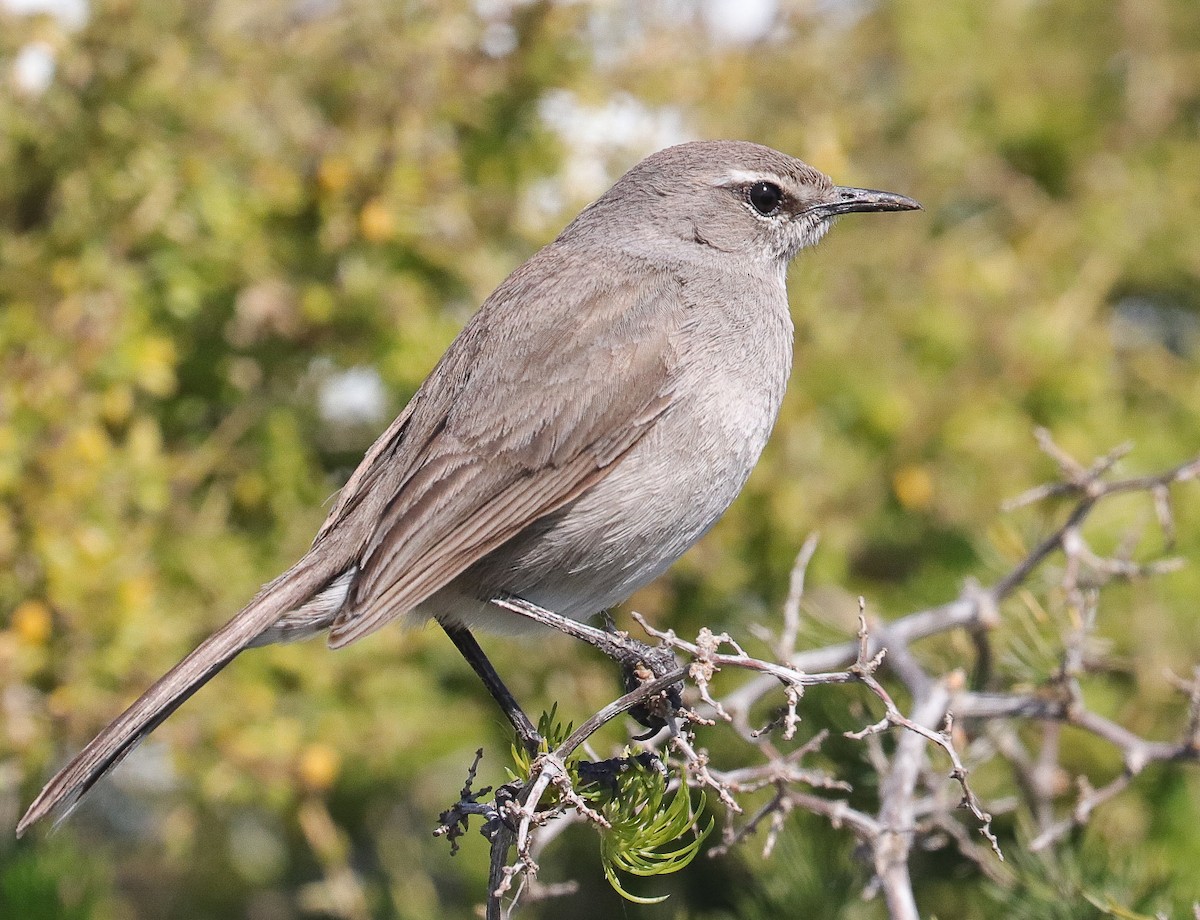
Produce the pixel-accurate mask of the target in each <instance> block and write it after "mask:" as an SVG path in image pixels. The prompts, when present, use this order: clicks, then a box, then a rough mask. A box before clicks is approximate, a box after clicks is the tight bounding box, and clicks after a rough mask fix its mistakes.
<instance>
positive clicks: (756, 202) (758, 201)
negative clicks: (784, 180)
mask: <svg viewBox="0 0 1200 920" xmlns="http://www.w3.org/2000/svg"><path fill="white" fill-rule="evenodd" d="M746 197H747V198H749V199H750V204H752V205H753V206H754V210H756V211H757V212H758V213H759V214H761V215H762V216H763V217H770V216H771V215H772V214H774V213H776V212H777V211H778V210H779V206H780V205H781V204H783V192H782V191H780V188H779V186H778V185H776V184H775V183H773V182H755V183H754V184H753V185H752V186H750V190H749V191H748V192H747V193H746Z"/></svg>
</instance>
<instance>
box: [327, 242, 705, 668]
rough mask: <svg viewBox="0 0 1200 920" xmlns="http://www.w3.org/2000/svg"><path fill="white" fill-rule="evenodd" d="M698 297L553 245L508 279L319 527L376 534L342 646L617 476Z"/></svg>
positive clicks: (335, 641) (366, 550)
mask: <svg viewBox="0 0 1200 920" xmlns="http://www.w3.org/2000/svg"><path fill="white" fill-rule="evenodd" d="M548 263H549V264H548ZM589 276H590V277H589ZM683 302H684V301H683V297H682V295H681V284H680V282H679V281H678V280H677V279H676V278H674V277H672V276H670V275H669V274H667V273H663V272H658V271H652V270H650V269H648V268H645V269H641V270H636V271H632V272H629V273H627V274H625V275H623V276H617V277H613V276H609V277H602V278H596V277H595V272H594V264H593V263H592V261H591V260H590V259H584V258H581V257H580V254H579V253H575V254H574V257H572V255H571V253H569V252H567V253H564V252H563V251H562V248H561V247H554V246H552V247H549V248H547V249H545V250H543V251H542V252H540V253H539V254H538V255H537V256H535V257H534V258H533V259H532V260H530V262H529V263H526V265H525V266H523V267H522V268H521V269H519V270H518V271H517V272H515V273H514V274H513V275H512V276H511V277H510V278H509V279H508V280H507V281H506V282H505V283H504V284H503V285H501V287H500V288H499V289H497V291H496V293H495V294H493V295H492V297H490V298H489V299H488V301H487V302H486V303H485V304H484V306H483V307H482V308H481V309H480V311H479V313H477V314H476V316H475V318H474V319H473V320H472V321H471V323H470V324H469V325H468V326H467V327H466V328H465V329H464V330H463V332H462V333H461V334H460V335H459V337H458V338H457V339H456V340H455V341H454V343H453V344H452V345H451V347H450V349H449V351H447V353H446V355H445V357H443V359H442V361H441V362H440V363H439V364H438V366H437V367H436V368H435V369H434V371H433V373H432V374H431V375H430V377H429V379H428V380H427V381H426V382H425V384H423V385H422V387H421V389H420V390H419V391H418V393H417V395H416V396H415V397H414V398H413V400H412V402H411V403H410V404H409V407H408V408H407V409H406V410H405V412H404V413H403V414H402V415H401V417H400V418H398V419H397V420H396V422H395V423H393V425H392V427H391V428H389V430H388V431H387V432H385V433H384V435H383V436H382V437H381V438H380V439H379V440H378V441H377V442H376V444H375V445H374V446H373V447H372V448H371V451H370V452H369V453H368V455H367V457H366V458H364V461H363V463H362V465H360V467H359V469H358V470H356V472H355V474H354V476H352V477H351V479H350V481H349V482H348V483H347V487H346V489H345V490H343V492H342V495H341V497H340V498H339V500H338V503H337V505H336V506H335V508H334V511H333V513H332V514H331V516H330V520H329V521H328V522H327V523H326V525H325V527H323V528H322V531H321V533H320V534H319V535H318V537H317V540H318V542H321V541H322V540H325V539H343V538H344V533H343V531H344V532H346V533H355V534H358V535H360V537H359V539H361V551H360V553H359V554H358V558H359V562H358V573H357V575H356V577H355V581H354V586H353V588H352V589H351V593H350V596H349V597H348V599H347V603H346V605H345V606H344V607H343V608H342V610H341V611H340V613H339V614H338V616H337V618H336V619H335V621H334V623H333V626H332V628H331V630H330V636H329V643H330V645H331V646H333V647H335V648H336V647H340V646H342V645H345V644H347V643H349V642H352V641H354V640H355V639H358V638H361V637H362V636H364V635H366V634H367V633H370V632H372V631H374V630H375V629H378V628H379V627H380V626H382V625H384V624H385V623H387V622H388V621H389V620H391V619H393V618H395V617H396V616H398V615H400V614H402V613H404V612H406V611H408V610H411V609H412V608H413V607H415V606H417V605H418V604H420V603H421V602H422V601H423V600H425V599H426V598H428V597H429V596H430V595H431V594H433V593H434V592H436V591H437V590H439V589H440V588H442V587H444V586H445V585H446V584H448V583H449V582H450V581H452V580H453V579H454V578H455V576H457V575H459V574H460V573H461V572H463V571H464V570H466V569H467V568H469V567H470V566H471V565H472V564H473V563H475V562H476V561H478V560H479V559H481V558H482V557H483V556H485V555H487V554H488V553H489V552H491V551H492V550H494V549H496V548H497V547H499V546H500V545H501V544H503V543H504V542H505V541H507V540H509V539H511V538H512V537H513V536H515V535H516V534H517V533H519V532H520V531H522V530H523V529H524V528H526V527H528V526H529V525H530V524H532V523H533V522H534V521H536V520H538V519H539V518H541V517H544V516H545V515H547V514H550V513H551V512H553V511H555V510H557V509H558V508H561V507H562V506H563V505H565V504H567V503H568V502H570V501H572V500H573V499H575V498H577V497H578V496H580V495H581V494H583V492H585V491H586V490H587V489H589V488H590V487H591V486H593V485H594V484H595V483H596V482H598V481H600V480H601V479H603V478H604V477H605V476H606V475H608V473H609V472H610V471H611V470H612V469H613V468H614V466H615V465H616V464H617V463H618V462H619V461H620V459H621V457H623V456H624V455H625V453H626V452H627V451H628V450H629V449H630V448H632V447H633V446H634V445H635V444H636V443H637V442H638V441H639V440H640V439H641V438H642V437H643V436H644V435H645V433H646V432H647V431H648V430H649V429H650V428H651V427H652V426H653V424H654V422H655V420H656V419H658V418H659V416H660V415H662V413H663V412H665V411H667V410H668V409H669V407H670V405H671V403H672V402H673V400H674V398H675V393H674V383H675V378H676V371H677V352H676V344H677V343H676V335H675V333H676V330H677V329H678V328H679V327H680V325H681V324H682V323H683V322H684V320H685V316H684V313H685V311H684V308H683Z"/></svg>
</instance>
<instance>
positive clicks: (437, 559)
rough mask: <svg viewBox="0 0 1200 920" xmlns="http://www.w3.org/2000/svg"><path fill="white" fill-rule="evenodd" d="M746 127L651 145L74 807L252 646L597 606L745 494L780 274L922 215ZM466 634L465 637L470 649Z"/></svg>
mask: <svg viewBox="0 0 1200 920" xmlns="http://www.w3.org/2000/svg"><path fill="white" fill-rule="evenodd" d="M919 208H920V205H919V204H918V203H917V202H916V201H914V200H913V199H911V198H908V197H906V196H903V195H898V194H894V193H890V192H883V191H877V190H874V189H862V188H853V187H846V186H838V185H835V184H834V183H833V181H832V180H831V179H830V178H829V177H827V176H826V175H824V174H823V173H821V172H819V171H818V170H816V169H814V168H812V167H811V166H808V165H807V164H805V163H803V162H801V161H800V160H798V159H796V158H794V157H792V156H789V155H787V154H784V153H781V152H779V151H777V150H774V149H772V148H770V147H766V146H762V145H760V144H755V143H751V142H748V141H730V140H716V141H693V142H689V143H684V144H680V145H677V146H672V147H668V148H666V149H663V150H660V151H658V152H657V153H654V154H651V155H650V156H648V157H647V158H645V159H644V160H642V161H641V162H639V163H638V164H636V165H635V166H633V167H632V168H631V169H630V170H629V171H628V172H626V173H625V174H624V175H623V176H622V177H621V178H620V179H619V180H618V181H617V182H616V183H615V184H614V185H613V186H612V187H611V188H610V189H609V190H608V191H607V192H605V193H604V194H603V195H601V196H600V197H599V198H598V199H597V200H595V201H594V202H593V203H591V204H590V205H588V206H587V207H585V208H584V209H583V210H582V211H581V212H580V213H579V215H578V216H577V217H576V218H575V219H574V220H572V221H571V222H570V223H569V224H568V225H567V226H566V228H565V229H564V230H563V231H562V232H561V233H560V234H559V236H558V237H557V238H556V239H554V240H553V241H552V242H550V243H549V244H548V245H546V246H545V247H544V248H542V249H541V250H539V251H538V252H536V253H535V254H534V255H533V256H531V257H530V258H529V260H528V261H526V262H525V263H524V264H523V265H521V266H520V267H519V268H517V269H516V270H515V271H514V272H513V273H512V274H511V275H509V276H508V278H507V279H505V280H504V281H503V282H502V283H501V284H500V285H499V287H497V288H496V290H495V291H494V292H493V293H492V294H491V295H490V296H489V297H488V298H487V299H486V300H485V301H484V303H483V304H482V306H481V307H480V309H479V310H478V311H477V312H476V313H475V314H474V315H473V317H472V318H471V319H470V320H469V321H468V322H467V324H466V326H465V327H464V328H463V329H462V331H461V332H460V333H459V335H458V336H457V337H456V338H455V339H454V341H453V342H452V343H451V345H450V346H449V348H448V349H447V351H446V352H445V354H444V355H443V356H442V358H441V359H440V360H439V361H438V363H437V364H436V366H435V367H434V368H433V370H432V371H431V372H430V374H429V376H428V377H427V378H426V380H425V381H424V382H423V383H422V385H421V386H420V387H419V389H418V390H417V392H416V394H415V395H414V396H413V397H412V399H411V400H410V401H409V402H408V404H407V405H406V406H405V408H404V409H403V410H402V411H401V413H400V415H399V416H398V417H397V418H396V419H395V421H393V422H392V423H391V425H390V426H389V427H388V428H387V429H386V430H385V431H384V432H383V434H382V435H380V437H379V438H378V439H377V440H376V441H375V442H374V444H373V445H372V446H371V447H370V449H369V450H368V451H367V453H366V455H365V456H364V458H363V460H362V462H361V463H360V464H359V465H358V467H357V468H356V469H355V470H354V472H353V473H352V474H351V476H350V478H349V480H348V481H347V482H346V484H345V486H344V487H343V488H342V489H341V490H340V492H339V493H338V497H337V499H336V501H335V502H334V503H333V506H332V508H331V510H330V512H329V515H328V517H327V518H326V520H325V522H324V524H323V525H322V526H321V527H320V529H319V531H318V533H317V534H316V537H315V539H314V541H313V543H312V546H311V548H310V549H309V550H308V551H307V552H306V553H305V554H304V555H303V556H302V557H301V558H300V559H299V560H298V561H297V562H296V563H295V564H294V565H293V566H292V567H291V568H289V569H288V570H287V571H285V572H283V573H282V574H281V575H279V576H278V577H277V578H275V579H274V580H273V581H271V582H269V583H268V584H266V585H265V586H264V587H263V588H262V589H261V590H260V591H259V592H258V593H257V594H256V595H255V596H254V598H253V599H251V600H250V602H249V603H248V604H247V605H246V606H245V607H244V608H243V609H242V610H241V611H240V612H239V613H237V614H236V615H235V616H234V617H233V618H232V619H231V620H229V621H228V622H227V623H226V624H225V625H224V626H222V627H220V628H219V629H218V630H217V631H216V632H215V633H213V634H212V635H211V636H210V637H209V638H207V639H205V640H204V641H203V642H201V644H200V645H199V646H198V647H197V648H196V649H195V650H194V651H193V652H191V654H189V655H187V656H186V657H185V658H184V659H183V660H182V661H181V662H180V663H179V664H177V665H176V666H175V667H174V668H172V669H171V670H170V671H168V672H167V674H165V675H164V676H163V677H162V678H160V679H159V680H158V681H157V682H156V683H154V684H153V685H152V686H151V687H150V689H148V690H147V691H146V692H145V693H144V694H143V695H142V696H141V697H139V698H138V699H137V700H136V701H135V702H134V703H133V704H132V705H130V706H129V708H128V709H127V710H126V711H125V712H124V713H123V714H122V715H120V716H118V717H117V718H116V719H115V720H114V721H113V722H112V723H111V724H109V725H108V726H107V727H106V728H104V729H103V730H102V731H101V732H100V733H99V734H98V735H97V736H96V737H95V738H94V739H93V740H92V741H91V742H90V743H89V744H87V745H86V746H85V747H84V748H83V750H82V751H80V753H79V754H78V755H76V756H75V758H74V759H72V760H71V761H70V762H69V763H68V764H67V765H66V766H65V767H63V768H62V770H60V771H59V772H58V773H57V775H55V776H54V777H53V778H52V779H51V780H50V781H49V783H47V785H46V786H45V788H44V789H43V790H42V792H41V793H40V794H39V795H38V796H37V798H36V799H35V800H34V802H33V803H32V804H31V805H30V807H29V809H28V811H27V812H26V813H25V815H24V817H22V818H21V820H20V822H19V824H18V826H17V835H18V836H21V835H22V834H24V833H25V832H26V830H28V828H29V827H30V826H31V825H32V824H34V823H35V822H37V821H39V820H40V819H42V818H43V817H45V816H46V815H48V814H50V813H51V812H59V813H61V817H60V819H59V820H62V819H63V818H65V817H66V816H67V814H69V813H70V811H71V810H72V809H73V808H74V807H75V805H76V804H77V803H78V801H79V799H80V798H81V796H83V795H84V794H85V793H86V792H87V791H88V790H89V789H91V788H92V786H93V785H94V784H95V783H96V782H97V781H98V780H99V779H100V778H101V777H103V776H104V775H105V774H106V773H108V772H109V771H110V770H111V769H113V767H115V766H116V765H117V764H118V763H119V762H120V761H121V760H122V759H123V758H124V757H125V756H126V755H128V754H129V752H130V751H132V750H133V749H134V748H135V747H136V746H137V744H138V743H139V742H140V741H141V740H142V739H143V738H145V737H146V735H148V734H149V733H150V732H151V731H153V730H154V729H155V728H156V727H157V726H158V725H160V724H161V723H162V722H163V721H164V720H165V719H166V718H167V717H168V716H169V715H171V713H173V712H174V711H175V710H176V709H177V708H178V707H179V706H180V705H181V704H182V703H183V702H184V701H185V700H187V699H188V698H189V697H190V696H191V695H192V694H193V693H195V692H196V691H197V690H198V689H199V688H200V687H201V686H202V685H204V684H205V683H206V682H207V681H208V680H209V679H210V678H212V677H213V676H214V675H216V674H217V672H219V671H220V670H221V669H222V668H224V667H225V666H226V665H227V664H229V663H230V662H231V661H232V660H233V659H234V658H235V657H236V656H237V655H239V654H240V653H241V652H243V651H245V650H247V649H249V648H251V647H255V646H261V645H266V644H270V643H273V642H283V641H291V640H295V639H302V638H305V637H309V636H312V635H315V634H320V633H325V634H327V637H328V644H329V645H330V647H332V648H335V649H336V648H340V647H342V646H345V645H347V644H349V643H351V642H354V641H357V640H359V639H362V638H363V637H365V636H367V635H369V634H370V633H372V632H374V631H375V630H377V629H379V628H381V627H383V626H385V625H387V624H389V623H392V622H395V621H400V622H402V623H409V624H413V623H420V622H424V621H427V620H429V619H431V618H432V619H436V620H437V621H438V622H440V623H441V624H442V625H443V626H445V627H446V628H447V630H448V631H451V630H452V631H453V632H452V637H454V636H455V635H458V636H459V637H469V635H470V633H469V631H470V630H471V629H474V628H485V629H491V630H496V631H501V632H504V631H510V632H512V631H519V626H518V624H520V623H521V622H523V621H522V620H521V618H520V617H518V616H516V615H515V614H513V613H509V612H506V611H505V610H502V609H501V608H500V607H499V606H497V605H496V604H493V603H491V601H492V600H493V599H495V598H497V597H500V596H508V597H516V598H520V599H522V600H524V601H527V602H529V603H532V604H536V605H538V606H540V607H543V608H546V609H548V610H551V611H553V612H555V613H558V614H561V615H563V616H566V617H570V618H573V619H578V620H584V619H587V618H589V617H592V616H594V615H596V614H598V613H601V612H603V611H606V610H608V609H609V608H611V607H612V606H614V605H616V604H618V603H620V602H621V601H623V600H624V599H626V598H627V597H629V595H631V594H632V593H633V592H634V591H635V590H637V589H638V588H640V587H642V586H643V585H645V584H647V583H649V582H650V581H652V580H653V579H655V578H656V577H658V576H659V575H660V574H662V573H663V572H664V571H665V570H666V569H667V568H668V567H669V566H670V565H671V564H672V563H673V562H674V561H675V560H676V559H677V558H678V557H679V556H680V555H682V554H683V553H684V551H685V550H687V549H688V548H689V547H690V546H691V545H692V544H694V543H695V542H696V541H697V540H698V539H699V538H700V537H701V536H702V535H703V534H704V533H705V532H706V531H707V530H708V529H709V528H710V527H711V526H712V525H713V524H714V523H715V522H716V520H717V519H718V518H719V517H720V516H721V514H723V513H724V511H725V510H726V509H727V508H728V507H729V505H730V504H731V503H732V502H733V500H734V498H735V497H736V496H737V494H738V493H739V492H740V491H741V489H742V487H743V485H744V484H745V482H746V480H747V478H748V476H749V475H750V472H751V470H752V469H753V467H754V465H755V464H756V462H757V461H758V458H759V456H760V454H761V452H762V450H763V447H764V445H765V444H766V442H767V438H768V435H769V434H770V432H771V429H772V427H773V426H774V423H775V420H776V417H777V415H778V412H779V407H780V403H781V401H782V399H783V396H784V391H785V389H786V386H787V380H788V376H789V373H790V370H791V366H792V347H793V325H792V319H791V314H790V310H789V305H788V295H787V288H786V274H787V269H788V265H789V263H790V262H791V261H792V259H793V258H794V257H795V256H796V255H797V253H799V252H800V250H802V249H805V248H807V247H810V246H813V245H814V244H816V243H817V242H818V241H819V240H820V239H821V238H822V237H823V236H824V235H825V233H826V231H827V230H828V229H829V227H830V225H831V224H832V222H833V220H834V219H835V218H836V217H838V216H839V215H842V214H847V213H851V212H879V211H907V210H915V209H919ZM460 647H461V646H460Z"/></svg>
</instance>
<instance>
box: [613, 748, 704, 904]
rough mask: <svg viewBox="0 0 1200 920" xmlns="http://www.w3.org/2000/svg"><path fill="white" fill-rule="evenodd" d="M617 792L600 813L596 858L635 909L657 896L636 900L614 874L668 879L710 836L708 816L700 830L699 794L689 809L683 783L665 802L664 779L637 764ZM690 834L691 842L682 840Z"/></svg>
mask: <svg viewBox="0 0 1200 920" xmlns="http://www.w3.org/2000/svg"><path fill="white" fill-rule="evenodd" d="M618 786H619V788H618V790H617V792H616V793H615V794H614V795H612V797H611V798H609V800H608V801H607V802H606V803H604V805H603V806H601V808H600V813H601V814H602V815H604V818H605V820H607V821H608V823H609V827H607V828H605V829H602V830H601V831H600V858H601V860H602V861H603V865H604V877H605V878H606V879H608V883H609V884H610V885H612V887H613V889H614V890H615V891H616V892H617V894H619V895H620V896H621V897H623V898H625V900H627V901H633V902H634V903H635V904H658V903H659V902H661V901H664V900H666V896H665V895H663V896H661V897H640V896H638V895H635V894H631V893H630V892H629V891H627V890H626V889H625V887H624V886H623V885H622V884H621V879H620V878H619V876H618V875H617V873H618V872H627V873H629V874H630V875H641V876H654V875H670V874H671V873H672V872H678V871H679V870H680V869H683V868H684V867H686V866H687V865H689V864H690V863H691V861H692V860H693V859H695V858H696V855H697V854H698V853H699V852H700V845H701V844H702V843H704V840H705V838H706V837H708V835H709V834H710V833H711V832H712V829H713V826H714V823H715V822H714V820H713V818H712V817H711V816H710V817H709V819H708V824H707V825H705V826H704V828H703V830H701V829H700V828H699V824H698V821H699V818H700V815H701V813H702V812H703V811H704V802H705V800H704V793H703V792H701V793H699V801H698V802H697V803H696V804H695V805H694V806H693V803H692V794H691V790H690V789H689V788H688V787H687V785H685V784H682V783H681V784H680V786H679V787H678V788H677V789H676V790H675V794H674V795H673V796H672V797H671V799H670V801H669V802H666V803H665V804H664V801H663V800H664V798H665V797H666V794H667V789H668V780H667V777H666V776H665V775H664V774H663V773H661V772H659V771H658V770H654V769H648V768H644V767H641V766H640V765H639V766H637V767H635V769H633V770H631V771H629V772H627V773H625V774H623V775H622V776H621V778H620V780H619V781H618ZM688 834H691V835H692V836H691V839H685V838H687V836H688Z"/></svg>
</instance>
